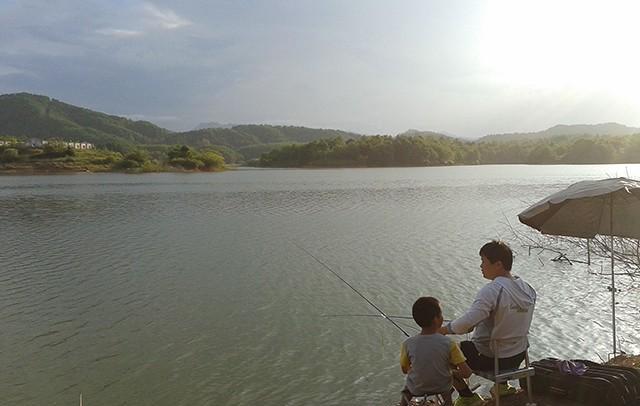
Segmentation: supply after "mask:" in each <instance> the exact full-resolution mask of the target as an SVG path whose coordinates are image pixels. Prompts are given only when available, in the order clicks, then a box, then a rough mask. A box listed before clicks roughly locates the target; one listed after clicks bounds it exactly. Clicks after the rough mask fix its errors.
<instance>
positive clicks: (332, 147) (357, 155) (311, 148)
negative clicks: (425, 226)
mask: <svg viewBox="0 0 640 406" xmlns="http://www.w3.org/2000/svg"><path fill="white" fill-rule="evenodd" d="M605 163H640V134H635V135H625V136H619V137H614V136H576V137H567V136H557V137H551V138H544V139H524V140H511V141H500V142H497V141H484V142H480V141H475V142H471V141H463V140H459V139H455V138H450V137H437V136H422V135H417V136H406V135H405V136H397V137H390V136H368V137H360V138H358V139H357V140H347V141H345V140H343V139H341V138H335V139H333V140H320V141H313V142H311V143H308V144H304V145H288V146H285V147H282V148H280V149H276V150H273V151H270V152H269V153H266V154H263V155H262V157H261V158H260V160H259V162H257V163H256V164H257V165H259V166H265V167H381V166H437V165H478V164H605Z"/></svg>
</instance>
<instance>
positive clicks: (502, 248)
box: [480, 240, 513, 271]
mask: <svg viewBox="0 0 640 406" xmlns="http://www.w3.org/2000/svg"><path fill="white" fill-rule="evenodd" d="M480 255H482V256H484V257H486V258H487V259H488V260H489V262H491V263H492V264H495V263H496V262H497V261H500V262H502V266H503V267H504V269H505V271H511V266H512V265H513V253H512V252H511V248H509V246H508V245H507V243H505V242H503V241H498V240H493V241H491V242H488V243H486V244H485V245H483V246H482V248H480Z"/></svg>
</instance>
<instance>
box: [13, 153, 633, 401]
mask: <svg viewBox="0 0 640 406" xmlns="http://www.w3.org/2000/svg"><path fill="white" fill-rule="evenodd" d="M627 175H629V176H631V177H635V178H638V177H640V166H638V165H626V166H624V165H594V166H526V165H514V166H469V167H433V168H389V169H327V170H259V169H241V170H236V171H228V172H224V173H215V174H172V173H166V174H147V175H124V174H77V175H60V176H58V175H51V176H0V323H1V326H2V328H1V329H0V342H1V346H0V364H1V365H2V371H1V372H0V393H1V394H2V395H1V396H2V404H3V405H44V404H47V405H76V404H78V399H79V395H80V393H82V394H83V400H84V405H85V406H99V405H189V406H194V405H245V404H252V403H253V404H260V405H274V406H280V405H290V406H293V405H344V404H355V402H357V403H359V404H367V405H369V404H379V405H390V404H392V403H394V402H396V401H397V400H398V398H399V397H398V392H399V390H400V389H401V388H402V385H403V376H402V374H401V372H400V368H399V364H398V355H399V347H400V344H401V342H402V341H403V339H404V336H403V335H402V333H401V332H400V331H398V330H397V329H396V328H395V327H393V325H391V324H390V323H389V322H388V321H386V320H384V319H382V318H379V317H368V316H358V315H373V314H376V312H375V310H374V309H372V308H371V307H370V306H369V305H368V304H367V303H366V302H365V301H364V300H363V299H362V298H360V297H359V296H358V295H357V294H355V293H354V292H353V291H352V290H351V289H349V287H347V286H346V285H345V284H344V283H342V282H341V281H340V280H339V279H338V278H337V277H335V276H334V275H332V274H331V273H330V272H329V271H327V270H326V269H324V268H323V267H322V265H320V264H319V263H318V262H316V261H315V260H314V259H313V258H312V257H310V256H309V255H308V254H307V253H305V252H304V251H303V250H302V249H301V248H300V247H302V248H304V249H306V250H308V251H309V252H310V253H311V254H313V255H314V256H316V257H317V258H318V259H320V260H321V261H322V262H324V263H325V264H327V265H328V266H329V267H331V269H333V270H334V271H335V272H337V273H338V274H340V275H341V276H342V277H343V278H344V279H346V280H347V281H349V282H350V283H351V284H352V285H353V286H354V287H355V288H356V289H358V290H359V291H360V292H362V294H364V295H365V296H366V297H368V298H369V299H370V300H372V301H373V302H374V303H375V304H376V305H378V306H379V307H380V308H381V309H383V310H384V311H385V312H386V313H388V314H390V315H410V313H411V305H412V304H413V302H414V300H415V299H416V298H417V297H419V296H423V295H430V296H435V297H437V298H439V299H440V300H441V302H442V304H443V310H444V313H445V314H444V315H445V317H446V318H452V317H455V316H457V315H460V314H462V312H464V310H465V309H466V308H467V307H468V306H469V304H470V303H471V301H472V300H473V298H474V296H475V294H476V292H477V290H478V289H479V288H480V287H481V286H482V285H483V284H484V283H485V281H484V280H483V279H482V275H481V273H480V260H479V256H478V250H479V248H480V247H481V246H482V245H483V244H484V243H485V242H487V241H489V240H490V239H492V238H502V239H505V240H506V241H507V242H509V243H510V244H511V245H512V247H513V249H514V251H515V254H516V258H515V261H514V270H513V272H514V273H515V274H518V275H520V276H522V277H524V278H525V279H526V280H527V281H528V282H530V283H531V284H532V285H533V286H534V287H535V288H536V290H537V291H538V305H537V309H536V314H535V317H534V322H533V326H532V332H531V333H532V334H531V350H530V354H531V356H532V358H534V359H535V358H540V357H544V356H556V357H561V358H569V357H581V358H589V359H594V360H598V357H599V356H600V357H604V358H606V356H607V352H609V351H610V350H611V334H610V328H611V327H610V325H611V322H610V294H609V292H608V291H607V285H608V283H607V278H605V277H602V276H598V275H593V274H591V273H589V269H588V268H587V267H586V266H585V265H579V264H576V265H568V264H566V263H557V262H552V261H550V260H549V259H550V258H551V257H552V255H551V254H550V253H542V254H539V253H538V252H537V251H536V252H533V253H532V254H531V255H529V253H528V250H527V249H526V248H525V247H522V244H521V243H519V242H518V241H517V240H516V239H515V237H514V233H513V231H512V230H511V228H510V227H509V226H508V224H509V223H510V224H511V225H512V226H513V229H514V230H516V231H517V232H527V229H526V227H524V226H520V225H518V220H517V218H516V214H517V213H519V212H520V211H522V210H524V209H525V208H526V207H527V205H529V204H532V203H534V202H536V201H537V200H539V199H541V198H543V197H545V196H546V195H548V194H550V193H552V192H554V191H556V190H558V189H560V188H562V187H564V186H567V185H568V184H570V183H572V182H575V181H579V180H584V179H598V178H604V177H608V176H627ZM634 175H635V176H634ZM604 264H605V269H606V264H607V262H606V261H605V262H604ZM594 266H595V267H596V268H597V269H599V265H598V264H595V265H594ZM594 266H592V268H594ZM592 270H593V269H592ZM619 283H620V284H621V287H623V292H622V293H621V295H620V301H621V304H620V307H619V308H618V313H619V315H620V317H619V321H618V323H619V324H618V326H619V332H618V334H619V336H620V337H621V339H622V340H623V341H622V343H623V349H624V350H626V351H629V352H635V353H638V352H640V343H639V342H638V338H637V334H636V331H637V329H638V327H639V326H638V314H637V309H636V308H635V307H634V306H629V304H632V305H633V304H634V303H637V302H638V300H639V299H640V293H639V292H638V291H637V290H635V291H634V290H631V291H625V290H624V284H625V281H624V278H622V277H621V278H620V282H619ZM400 322H401V323H402V324H401V325H402V326H403V328H406V329H407V330H409V331H411V332H414V331H415V330H413V329H412V328H413V322H412V321H411V320H401V321H400ZM254 402H255V403H254ZM258 402H259V403H258Z"/></svg>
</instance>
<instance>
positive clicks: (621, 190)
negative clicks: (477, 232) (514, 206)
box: [518, 178, 640, 239]
mask: <svg viewBox="0 0 640 406" xmlns="http://www.w3.org/2000/svg"><path fill="white" fill-rule="evenodd" d="M518 219H519V220H520V222H522V223H524V224H526V225H528V226H530V227H533V228H535V229H536V230H539V231H540V232H542V233H543V234H551V235H564V236H568V237H580V238H593V237H595V236H596V235H598V234H600V235H608V236H612V235H613V236H617V237H628V238H636V239H640V182H639V181H636V180H632V179H627V178H615V179H602V180H585V181H582V182H578V183H574V184H573V185H571V186H569V187H568V188H566V189H564V190H561V191H559V192H557V193H554V194H552V195H551V196H549V197H546V198H544V199H542V200H541V201H539V202H538V203H536V204H534V205H533V206H531V207H529V208H528V209H526V210H525V211H523V212H522V213H520V214H519V215H518Z"/></svg>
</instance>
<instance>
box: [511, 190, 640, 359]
mask: <svg viewBox="0 0 640 406" xmlns="http://www.w3.org/2000/svg"><path fill="white" fill-rule="evenodd" d="M518 219H519V220H520V222H521V223H523V224H526V225H528V226H530V227H533V228H535V229H536V230H538V231H540V232H542V233H543V234H551V235H562V236H567V237H580V238H593V237H595V236H596V235H606V236H610V237H611V313H612V329H613V354H614V355H615V354H616V308H615V306H616V287H615V275H614V271H613V270H614V257H613V237H614V236H616V237H627V238H635V239H640V181H636V180H632V179H627V178H614V179H602V180H586V181H582V182H577V183H574V184H572V185H571V186H569V187H568V188H566V189H564V190H561V191H559V192H557V193H554V194H552V195H551V196H549V197H546V198H544V199H542V200H541V201H539V202H538V203H536V204H534V205H533V206H531V207H529V208H528V209H526V210H525V211H523V212H522V213H520V214H519V215H518Z"/></svg>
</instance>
